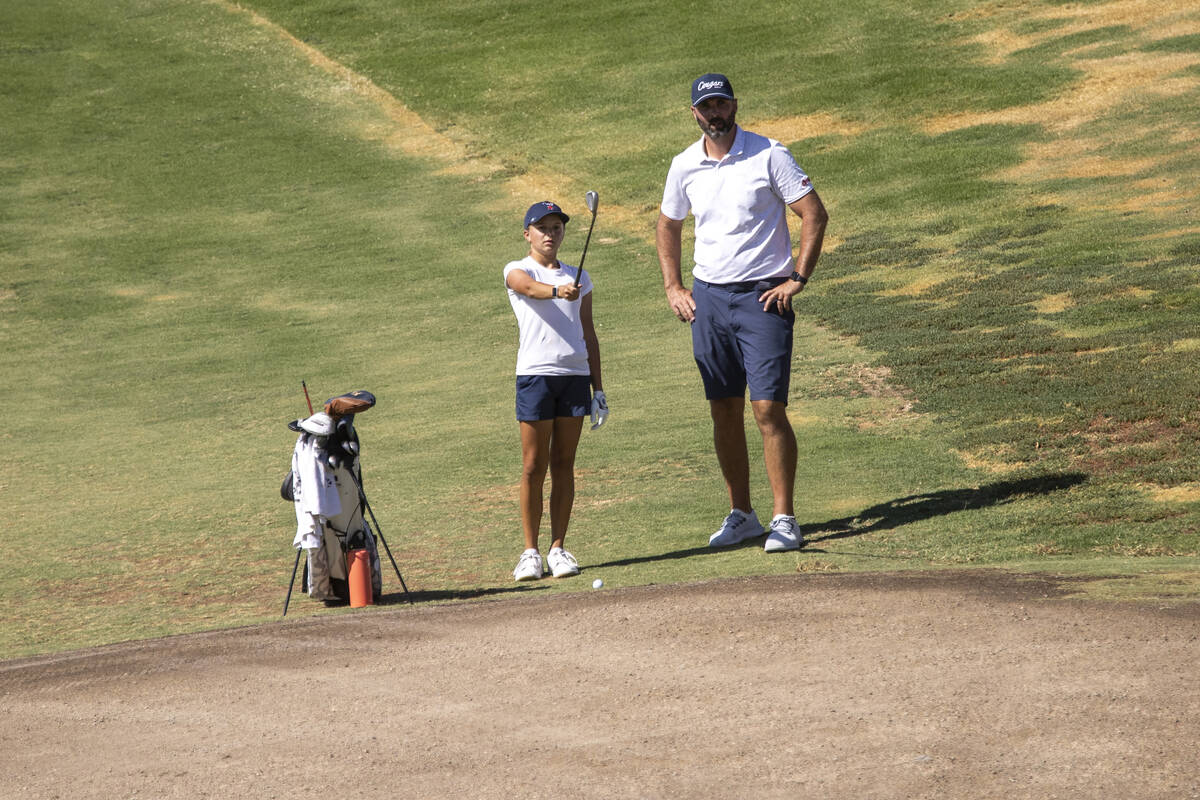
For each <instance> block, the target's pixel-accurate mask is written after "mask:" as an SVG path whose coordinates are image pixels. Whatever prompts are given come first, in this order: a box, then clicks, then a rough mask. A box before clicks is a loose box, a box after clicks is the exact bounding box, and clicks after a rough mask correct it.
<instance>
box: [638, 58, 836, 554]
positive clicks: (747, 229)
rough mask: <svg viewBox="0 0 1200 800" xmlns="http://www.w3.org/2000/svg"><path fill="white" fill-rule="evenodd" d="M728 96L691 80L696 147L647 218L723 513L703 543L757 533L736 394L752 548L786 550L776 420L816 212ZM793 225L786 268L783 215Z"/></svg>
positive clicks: (720, 543)
mask: <svg viewBox="0 0 1200 800" xmlns="http://www.w3.org/2000/svg"><path fill="white" fill-rule="evenodd" d="M737 108H738V103H737V99H736V98H735V97H734V94H733V87H732V86H731V85H730V83H729V79H728V78H726V77H725V76H724V75H720V74H715V73H710V74H707V75H701V76H700V77H699V78H697V79H696V80H695V81H694V82H693V83H692V108H691V110H692V116H693V117H694V118H695V120H696V123H697V124H698V125H699V126H700V130H701V131H703V136H701V137H700V140H699V141H697V142H696V143H695V144H693V145H692V146H691V147H689V148H688V149H687V150H684V151H683V152H682V153H680V154H679V155H677V156H676V157H675V159H674V160H673V161H672V162H671V168H670V170H669V171H668V173H667V181H666V188H665V189H664V191H663V202H662V207H661V213H660V214H659V217H658V230H657V237H656V238H657V244H658V260H659V265H660V266H661V267H662V274H663V285H664V287H665V289H666V294H667V302H668V303H669V304H670V306H671V310H672V311H673V312H674V313H675V316H677V317H678V318H679V319H680V320H682V321H684V322H688V323H690V324H691V327H692V352H693V355H694V356H695V358H696V364H697V366H698V367H699V368H700V376H701V378H702V379H703V382H704V393H705V396H706V397H707V398H708V401H709V406H710V409H711V412H712V420H713V443H714V446H715V449H716V453H717V461H718V463H719V464H720V467H721V473H722V475H723V477H724V479H725V484H726V487H727V488H728V490H729V504H730V507H731V509H730V512H729V515H728V516H727V517H726V518H725V521H724V522H723V523H722V525H721V527H720V529H719V530H717V532H716V533H714V534H713V535H712V536H711V537H709V542H708V543H709V546H710V547H727V546H729V545H734V544H738V543H739V542H743V541H745V540H747V539H751V538H754V537H756V536H761V535H762V534H763V532H764V531H763V527H762V524H761V523H760V522H759V520H758V515H757V513H756V512H755V511H754V508H753V506H752V505H751V502H750V460H749V456H748V453H747V448H746V434H745V427H744V414H745V395H746V388H747V386H749V389H750V405H751V408H752V410H753V413H754V420H755V422H756V423H757V424H758V430H759V433H760V434H761V435H762V440H763V457H764V459H765V461H766V467H767V478H768V480H769V482H770V484H771V491H772V493H773V494H774V516H773V517H772V519H771V523H770V526H769V527H770V531H769V533H768V535H767V539H766V543H765V545H764V549H765V550H766V551H767V552H779V551H785V550H797V549H799V548H800V547H801V546H802V545H803V544H804V542H803V539H802V536H801V533H800V526H799V525H797V524H796V516H795V508H794V506H793V503H794V486H795V478H796V435H795V433H794V432H793V430H792V426H791V423H790V422H789V420H788V417H787V399H788V386H789V382H790V378H791V360H792V327H793V325H794V324H795V320H796V316H795V312H794V311H793V302H794V299H795V297H796V295H798V294H800V292H802V291H804V287H805V286H806V285H807V284H808V280H809V278H810V277H811V276H812V273H813V270H814V269H816V265H817V258H818V257H819V256H820V254H821V243H822V241H823V240H824V237H825V225H826V222H827V221H828V218H829V216H828V214H827V213H826V212H825V207H824V205H823V204H822V203H821V199H820V198H819V197H818V196H817V193H816V191H814V190H813V187H812V183H811V182H810V181H809V179H808V176H807V175H806V174H805V173H804V171H803V170H801V169H800V167H799V166H798V165H797V164H796V162H795V160H794V159H793V158H792V155H791V153H789V152H788V150H787V148H786V147H784V146H783V145H781V144H780V143H779V142H776V141H774V140H772V139H767V138H766V137H763V136H759V135H758V134H755V133H751V132H750V131H746V130H743V129H742V128H740V127H739V126H738V125H737V123H736V120H737ZM789 208H790V209H791V210H792V211H794V212H795V213H796V214H797V215H799V217H800V219H801V232H800V248H799V251H798V253H797V255H796V257H795V259H794V260H793V258H792V243H791V236H790V235H789V233H788V227H787V209H789ZM689 212H691V213H692V214H693V215H694V217H695V234H696V237H695V238H696V245H695V264H696V266H695V268H694V269H693V270H692V276H693V279H694V280H693V283H692V288H691V289H690V290H689V289H687V288H685V287H684V285H683V278H682V272H681V253H680V250H681V246H682V245H681V243H682V240H683V221H684V219H686V217H687V215H688V213H689Z"/></svg>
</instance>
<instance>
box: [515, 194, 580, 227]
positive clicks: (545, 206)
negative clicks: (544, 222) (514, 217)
mask: <svg viewBox="0 0 1200 800" xmlns="http://www.w3.org/2000/svg"><path fill="white" fill-rule="evenodd" d="M551 214H558V215H559V216H560V217H562V221H563V224H564V225H566V224H567V223H568V222H570V221H571V218H570V217H568V216H567V215H566V214H565V213H563V210H562V209H561V208H559V207H558V204H557V203H551V202H550V201H549V200H543V201H542V202H540V203H534V204H533V205H531V206H530V207H529V210H528V211H526V212H525V227H526V228H528V227H529V226H530V225H532V224H533V223H535V222H537V221H538V220H539V219H541V218H542V217H547V216H549V215H551Z"/></svg>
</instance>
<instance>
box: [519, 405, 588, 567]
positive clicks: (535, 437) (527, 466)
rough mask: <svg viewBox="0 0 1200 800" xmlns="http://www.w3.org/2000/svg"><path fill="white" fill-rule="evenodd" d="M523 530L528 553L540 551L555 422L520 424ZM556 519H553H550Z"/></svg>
mask: <svg viewBox="0 0 1200 800" xmlns="http://www.w3.org/2000/svg"><path fill="white" fill-rule="evenodd" d="M581 421H582V420H581ZM520 424H521V530H522V532H523V533H524V534H525V549H526V550H529V549H534V550H536V549H537V546H538V544H537V542H538V530H539V529H540V528H541V526H542V486H543V485H544V484H545V482H546V468H547V467H548V466H549V464H550V436H551V434H552V433H553V431H554V420H549V419H547V420H538V421H536V422H525V421H522V422H521V423H520ZM551 518H552V519H553V517H551Z"/></svg>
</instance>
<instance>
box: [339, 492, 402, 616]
mask: <svg viewBox="0 0 1200 800" xmlns="http://www.w3.org/2000/svg"><path fill="white" fill-rule="evenodd" d="M350 474H351V477H352V478H354V473H353V472H351V473H350ZM354 482H355V484H356V485H357V486H358V501H359V502H360V503H362V507H363V508H365V509H366V510H367V513H368V514H370V515H371V523H372V524H373V525H374V526H375V535H376V536H378V537H379V541H380V542H382V543H383V549H384V552H386V553H387V557H388V560H389V561H391V562H392V569H394V570H395V571H396V577H397V578H399V580H400V587H401V588H402V589H404V596H405V597H406V598H407V599H408V602H409V603H415V601H414V600H413V599H412V593H411V592H410V591H408V584H406V583H405V582H404V576H402V575H401V574H400V568H399V567H398V566H396V559H395V557H394V556H392V548H390V547H388V543H387V539H385V538H383V531H382V530H380V528H379V520H377V519H375V512H374V511H373V510H372V509H371V504H370V503H369V502H367V493H366V492H364V491H363V487H362V478H361V477H357V478H354Z"/></svg>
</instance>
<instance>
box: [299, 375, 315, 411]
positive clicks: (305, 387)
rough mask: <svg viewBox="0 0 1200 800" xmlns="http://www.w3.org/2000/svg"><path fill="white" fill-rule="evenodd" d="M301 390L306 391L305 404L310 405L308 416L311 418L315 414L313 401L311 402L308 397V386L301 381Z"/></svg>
mask: <svg viewBox="0 0 1200 800" xmlns="http://www.w3.org/2000/svg"><path fill="white" fill-rule="evenodd" d="M300 388H301V389H303V390H304V402H306V403H308V415H309V416H310V417H311V416H312V414H313V410H312V400H310V399H309V397H308V384H307V383H305V382H304V381H300Z"/></svg>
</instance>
